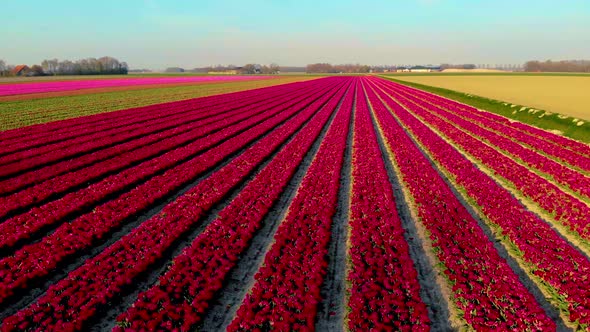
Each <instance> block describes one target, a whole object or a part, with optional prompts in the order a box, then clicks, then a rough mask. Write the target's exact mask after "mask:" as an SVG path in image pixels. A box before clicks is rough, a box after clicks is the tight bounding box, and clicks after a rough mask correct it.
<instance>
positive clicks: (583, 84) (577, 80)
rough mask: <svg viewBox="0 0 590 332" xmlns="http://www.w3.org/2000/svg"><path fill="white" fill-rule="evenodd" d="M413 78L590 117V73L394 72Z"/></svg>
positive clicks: (446, 87) (509, 100)
mask: <svg viewBox="0 0 590 332" xmlns="http://www.w3.org/2000/svg"><path fill="white" fill-rule="evenodd" d="M395 78H397V79H400V80H404V81H408V82H415V83H420V84H425V85H430V86H436V87H441V88H445V89H450V90H455V91H461V92H465V93H471V94H474V95H478V96H482V97H487V98H492V99H497V100H502V101H506V102H510V103H514V104H518V105H524V106H528V107H533V108H538V109H542V110H545V111H547V112H552V113H560V114H564V115H569V116H572V117H576V118H580V119H585V120H590V76H587V77H586V76H509V75H507V76H471V75H466V76H445V75H440V76H414V77H412V76H409V75H408V76H398V77H395Z"/></svg>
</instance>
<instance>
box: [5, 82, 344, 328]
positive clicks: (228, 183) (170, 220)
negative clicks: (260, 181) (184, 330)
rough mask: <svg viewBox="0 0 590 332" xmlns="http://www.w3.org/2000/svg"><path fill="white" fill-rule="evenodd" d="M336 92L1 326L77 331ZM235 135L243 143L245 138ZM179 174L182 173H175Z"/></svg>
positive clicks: (256, 131) (205, 164)
mask: <svg viewBox="0 0 590 332" xmlns="http://www.w3.org/2000/svg"><path fill="white" fill-rule="evenodd" d="M333 80H334V79H333ZM335 80H337V79H335ZM336 90H338V87H334V88H333V89H332V90H331V92H329V93H327V94H325V95H324V96H322V98H321V99H320V100H319V101H317V102H315V103H314V104H313V105H312V106H310V107H308V108H307V109H305V110H304V111H302V112H296V115H295V118H293V119H292V120H291V121H288V122H286V123H285V124H284V125H282V126H280V127H278V129H276V130H274V131H272V133H271V134H269V135H268V136H266V137H265V138H263V139H262V140H260V141H259V142H257V143H256V144H255V145H253V146H252V147H250V148H249V149H248V150H246V151H245V152H244V153H243V154H241V155H240V156H238V157H236V158H235V159H234V160H232V162H231V163H229V164H228V165H226V166H224V167H223V168H221V169H220V170H219V171H217V172H215V173H214V174H213V175H211V176H210V177H208V178H206V179H205V180H203V181H202V182H200V183H199V184H198V185H197V186H195V187H194V188H193V189H191V190H189V191H188V192H187V193H185V194H184V195H182V196H181V197H180V198H179V199H177V200H176V201H175V202H173V203H171V204H169V205H168V206H166V207H165V208H164V210H163V211H162V212H161V213H159V214H158V215H157V216H155V217H153V218H151V219H150V220H148V221H146V222H144V223H142V224H141V225H140V226H139V227H137V228H135V229H134V230H133V231H132V232H131V233H130V234H128V235H126V236H124V237H123V238H122V239H120V240H119V241H117V242H116V243H115V244H113V245H112V246H110V247H108V248H107V249H106V250H105V251H104V252H102V253H100V254H99V255H97V256H96V257H94V258H92V259H89V260H88V261H86V262H85V263H84V264H83V265H82V266H81V267H80V268H78V269H76V270H74V271H73V272H71V273H70V274H69V275H68V276H67V277H66V278H65V279H63V280H61V281H60V282H58V283H57V284H55V285H53V286H52V287H51V288H50V289H49V291H48V292H47V293H46V294H45V295H44V296H42V297H41V298H39V299H38V300H37V301H36V302H35V303H34V304H32V305H31V306H29V307H27V308H26V309H24V310H21V311H19V312H17V313H16V314H15V315H13V316H11V317H8V318H6V319H5V320H4V321H3V322H2V325H3V326H5V327H6V330H21V329H36V330H60V331H71V330H80V329H82V328H83V326H84V323H85V321H87V320H88V319H90V318H91V317H93V316H94V315H95V314H96V313H97V310H99V309H100V307H101V306H104V305H105V304H106V303H107V302H108V301H109V299H111V298H113V297H114V296H116V295H117V294H118V292H119V291H120V290H121V289H122V287H124V286H125V285H129V284H131V283H132V282H133V278H135V277H136V276H137V275H139V274H140V273H142V272H144V271H146V270H147V269H148V268H149V266H150V265H151V264H152V263H154V262H155V261H156V260H158V259H159V258H160V257H161V255H162V253H163V252H164V251H165V250H166V249H167V248H169V247H170V245H172V243H173V242H174V241H175V240H176V239H177V238H178V237H180V236H181V235H182V234H183V233H185V232H186V231H188V230H189V229H190V228H191V227H193V226H195V225H197V224H198V223H199V221H200V219H201V217H202V216H203V215H204V213H205V212H206V211H208V210H210V208H211V207H212V206H213V205H214V204H215V203H216V202H218V201H219V200H221V199H222V198H223V197H225V196H226V195H227V193H228V192H229V191H230V190H231V189H232V188H235V187H236V186H237V185H238V184H239V183H240V182H242V181H243V180H244V179H245V177H246V176H247V175H248V174H249V173H250V172H251V171H252V170H253V169H254V168H255V167H256V165H258V164H259V163H260V162H261V161H262V160H264V159H265V158H267V157H268V156H269V155H270V154H272V151H273V150H274V149H275V148H276V147H278V146H279V145H280V144H281V143H282V142H284V141H285V140H286V139H288V138H289V137H290V136H291V135H293V133H294V132H295V131H296V130H297V128H299V127H301V126H302V125H303V124H304V123H305V122H306V121H307V120H308V119H309V118H310V117H311V116H312V115H313V114H314V113H316V112H317V111H318V109H319V108H320V106H322V105H323V104H324V103H325V102H327V101H328V100H329V98H330V97H331V96H333V95H334V93H335V92H336ZM293 109H294V110H297V111H298V110H299V109H297V108H293ZM286 113H293V112H292V111H291V112H289V111H286ZM271 122H272V121H269V122H268V125H273V126H276V125H277V124H278V123H271ZM262 127H268V126H266V125H261V126H258V127H255V128H253V129H252V130H250V131H249V132H248V134H249V135H251V136H252V137H257V136H259V134H260V133H259V132H262V131H266V130H268V129H270V128H262ZM236 138H239V139H240V140H241V142H244V141H245V138H246V137H236ZM230 141H231V140H230ZM230 141H228V142H230ZM236 143H237V142H230V144H222V145H220V148H221V151H224V152H223V154H229V153H231V152H232V150H233V149H234V146H235V145H236ZM221 151H219V152H218V154H219V153H220V152H221ZM215 157H217V156H212V157H211V158H210V159H209V160H202V161H201V163H195V164H192V165H190V166H192V167H189V168H187V169H185V170H183V171H184V172H189V173H190V172H198V170H199V169H207V168H210V167H211V166H212V163H213V162H214V161H213V160H214V159H215ZM195 169H196V170H195ZM182 174H184V173H180V174H178V175H179V176H182ZM175 299H176V300H178V299H177V298H175ZM175 314H176V312H174V311H173V312H170V315H171V316H172V317H175Z"/></svg>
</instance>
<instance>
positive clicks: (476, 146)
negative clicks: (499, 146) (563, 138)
mask: <svg viewBox="0 0 590 332" xmlns="http://www.w3.org/2000/svg"><path fill="white" fill-rule="evenodd" d="M412 111H413V112H414V113H415V114H416V115H418V116H419V117H420V118H421V119H423V120H424V121H425V122H427V123H428V124H429V125H431V126H433V127H434V128H436V129H437V130H439V131H440V132H441V133H443V134H444V135H445V136H447V137H448V139H450V140H451V141H452V142H453V143H454V144H456V145H458V146H459V147H461V149H463V150H465V151H466V152H467V153H469V155H471V156H473V157H474V158H476V159H477V160H478V161H480V162H481V163H482V164H483V165H485V166H486V167H489V168H490V169H492V170H493V171H494V172H495V173H496V174H497V175H499V176H501V177H502V178H504V179H506V180H508V181H509V182H510V183H511V184H512V185H513V186H514V187H515V188H516V189H517V190H519V191H520V192H522V193H523V194H524V195H525V196H526V197H528V198H530V199H531V200H532V201H534V202H535V203H537V204H538V205H539V206H540V207H541V208H543V209H544V210H546V211H547V212H549V213H550V214H551V215H553V216H554V218H555V219H556V220H557V221H558V222H560V223H562V224H564V225H565V226H567V227H568V228H569V229H570V230H572V231H573V232H575V233H577V234H578V235H579V236H580V237H582V238H583V239H585V240H590V228H589V227H588V223H589V222H590V207H589V206H588V205H587V204H585V203H584V202H582V201H581V200H579V199H578V198H576V197H574V196H572V195H570V194H568V193H565V192H564V191H563V190H561V189H560V188H559V187H558V186H556V185H555V184H553V183H551V182H549V181H547V180H546V179H544V178H543V177H541V176H539V175H537V174H535V173H533V172H531V171H529V170H528V169H527V168H526V167H525V166H522V165H520V164H518V163H516V162H515V161H514V160H512V159H511V158H510V157H507V156H505V155H503V154H501V153H500V152H498V151H497V150H495V149H494V148H492V147H490V146H488V145H486V144H484V143H483V142H481V141H480V140H478V139H476V138H474V137H472V136H470V135H468V134H466V133H464V132H462V131H461V130H458V129H457V128H456V126H455V125H454V124H450V123H448V122H446V121H444V120H442V119H440V118H438V117H436V116H434V115H432V114H430V113H429V112H426V111H424V110H423V109H422V108H419V107H413V108H412Z"/></svg>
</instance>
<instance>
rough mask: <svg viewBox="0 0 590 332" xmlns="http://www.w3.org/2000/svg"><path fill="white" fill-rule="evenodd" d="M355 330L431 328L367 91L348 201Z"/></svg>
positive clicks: (361, 101)
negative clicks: (371, 112)
mask: <svg viewBox="0 0 590 332" xmlns="http://www.w3.org/2000/svg"><path fill="white" fill-rule="evenodd" d="M350 200H351V202H350V220H349V228H350V249H349V255H350V260H351V269H350V271H349V272H348V280H349V281H350V286H349V287H350V288H349V291H350V298H349V301H348V306H349V308H350V312H349V314H348V327H349V329H350V330H351V331H371V330H379V331H383V330H390V329H394V330H397V331H402V330H412V331H420V330H423V331H426V330H429V329H430V320H429V318H428V311H427V309H426V305H425V304H424V302H422V299H421V298H420V284H419V283H418V273H417V272H416V269H415V267H414V263H413V261H412V258H411V257H410V254H409V248H408V244H407V242H406V240H405V238H404V229H403V228H402V224H401V221H400V219H399V216H398V213H397V208H396V206H395V199H394V197H393V191H392V187H391V184H390V182H389V177H388V175H387V171H386V169H385V165H384V164H383V156H382V155H381V151H380V150H379V145H378V143H377V136H376V135H375V130H374V128H373V122H372V120H371V114H370V111H369V108H368V105H367V101H366V97H365V92H364V91H363V90H362V89H359V90H358V92H357V96H356V110H355V122H354V139H353V145H352V189H351V198H350Z"/></svg>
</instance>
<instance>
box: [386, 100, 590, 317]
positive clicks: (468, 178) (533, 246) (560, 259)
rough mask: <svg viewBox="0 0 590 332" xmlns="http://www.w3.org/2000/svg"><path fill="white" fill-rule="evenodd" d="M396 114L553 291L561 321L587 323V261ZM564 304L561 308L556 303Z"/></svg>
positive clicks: (433, 137) (450, 150)
mask: <svg viewBox="0 0 590 332" xmlns="http://www.w3.org/2000/svg"><path fill="white" fill-rule="evenodd" d="M397 115H398V116H399V117H400V118H401V119H402V121H403V122H404V124H405V125H406V126H407V127H408V128H409V130H411V131H412V133H413V134H414V135H415V137H416V138H417V139H418V140H419V141H420V142H421V143H422V144H423V146H425V148H426V149H427V151H428V152H429V153H430V154H431V155H432V156H433V158H434V159H435V160H436V162H437V163H438V164H440V165H441V166H442V168H443V169H444V170H445V171H446V172H447V173H448V174H450V175H451V176H452V178H453V179H454V182H455V183H457V184H458V186H459V187H460V188H463V189H464V190H465V192H466V194H467V195H468V197H469V198H470V199H472V200H473V201H474V202H475V204H477V206H478V207H479V209H480V210H481V211H482V212H483V214H484V215H485V216H486V217H487V219H488V220H489V222H490V223H491V225H492V226H494V225H495V227H497V228H498V230H497V232H498V234H500V236H501V238H503V239H504V240H503V242H504V243H505V244H506V245H507V246H508V247H510V246H515V249H516V250H513V251H512V254H513V255H516V256H517V258H519V259H521V260H523V261H524V262H525V263H526V264H528V267H527V270H528V272H529V273H532V275H534V276H535V277H536V278H539V279H540V280H541V282H539V283H538V284H539V286H540V287H542V288H545V290H546V293H553V294H556V296H555V297H554V298H553V301H556V302H557V303H556V305H557V306H558V307H560V309H562V310H563V311H564V313H565V315H566V320H570V321H571V322H576V321H577V322H578V323H579V324H582V326H579V327H580V328H583V327H584V326H586V328H587V327H588V326H590V325H589V324H590V290H589V289H588V287H587V284H588V274H589V273H590V262H589V261H588V259H587V258H586V257H585V256H584V255H583V254H581V253H580V252H579V251H578V250H576V248H575V247H573V246H572V245H571V244H570V243H568V242H567V241H566V240H565V239H564V238H563V237H562V236H561V235H560V234H558V233H557V232H556V231H555V230H554V229H553V228H552V227H551V225H549V224H547V223H546V222H545V221H544V220H542V219H540V218H539V217H538V216H537V215H536V214H534V213H532V212H531V211H528V210H526V209H525V208H523V206H522V204H521V203H520V202H519V201H518V200H517V199H516V198H515V197H513V196H512V195H511V193H510V192H509V191H508V190H507V189H505V188H503V187H501V186H500V185H498V184H497V183H496V182H495V181H494V180H493V179H492V178H490V177H489V176H487V175H486V174H485V173H483V172H482V171H481V170H479V169H478V168H477V167H475V166H474V165H473V164H472V163H471V162H470V161H469V160H468V159H466V158H465V157H464V156H462V155H461V153H459V152H458V151H457V150H456V149H455V148H454V147H453V146H452V145H450V144H449V143H447V142H445V141H444V140H443V139H442V138H441V137H440V136H438V135H437V134H436V133H434V132H433V131H432V130H431V129H430V128H429V126H431V124H424V123H422V122H420V121H419V120H418V119H417V118H416V117H414V116H412V115H411V114H410V113H408V112H406V111H404V110H402V109H399V110H398V112H397ZM564 303H565V308H564V307H562V306H561V305H562V304H564Z"/></svg>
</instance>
